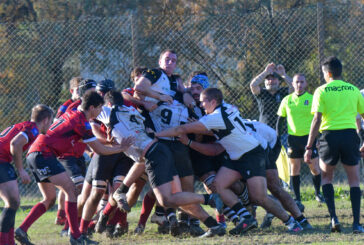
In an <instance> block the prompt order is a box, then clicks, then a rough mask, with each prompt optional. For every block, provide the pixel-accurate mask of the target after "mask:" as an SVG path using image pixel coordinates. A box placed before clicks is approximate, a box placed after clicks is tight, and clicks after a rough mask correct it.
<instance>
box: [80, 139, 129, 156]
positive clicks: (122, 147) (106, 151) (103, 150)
mask: <svg viewBox="0 0 364 245" xmlns="http://www.w3.org/2000/svg"><path fill="white" fill-rule="evenodd" d="M133 142H134V138H133V137H128V138H123V139H122V141H121V142H120V144H119V145H114V146H112V147H110V146H106V145H103V144H102V143H101V142H100V141H99V140H98V139H96V140H93V141H90V142H85V143H86V144H87V145H88V146H90V147H91V148H92V150H93V151H94V152H96V153H97V154H99V155H112V154H116V153H120V152H123V151H126V150H127V149H128V148H129V147H130V146H131V145H132V144H133Z"/></svg>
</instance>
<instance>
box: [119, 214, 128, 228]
mask: <svg viewBox="0 0 364 245" xmlns="http://www.w3.org/2000/svg"><path fill="white" fill-rule="evenodd" d="M119 224H120V225H121V226H122V227H125V226H127V225H128V214H127V213H125V212H121V216H120V222H119Z"/></svg>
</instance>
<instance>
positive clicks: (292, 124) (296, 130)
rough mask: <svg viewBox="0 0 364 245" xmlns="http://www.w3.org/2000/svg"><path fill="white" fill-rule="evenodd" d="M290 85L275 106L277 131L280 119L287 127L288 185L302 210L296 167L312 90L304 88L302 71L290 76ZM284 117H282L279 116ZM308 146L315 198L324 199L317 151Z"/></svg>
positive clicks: (304, 139) (301, 152) (304, 140)
mask: <svg viewBox="0 0 364 245" xmlns="http://www.w3.org/2000/svg"><path fill="white" fill-rule="evenodd" d="M292 86H293V89H294V92H293V93H292V94H290V95H287V96H286V97H284V99H283V100H282V102H281V105H280V106H279V109H278V112H277V114H278V120H277V134H278V135H282V133H283V132H282V131H283V124H284V121H287V128H288V152H287V154H288V158H289V162H290V164H291V181H290V182H291V186H292V187H293V191H294V194H295V196H296V202H297V205H298V206H299V207H300V209H301V211H303V209H304V206H303V205H302V204H301V195H300V182H301V181H300V170H301V161H302V160H303V155H304V153H305V146H306V144H307V139H308V134H309V132H310V125H311V122H312V118H313V115H312V114H311V105H312V94H310V93H308V92H307V91H306V89H307V81H306V78H305V75H304V74H296V75H294V76H293V82H292ZM283 118H286V120H283ZM315 145H316V144H315V143H314V144H313V148H312V155H311V159H309V161H307V163H308V166H309V168H310V170H311V174H312V182H313V186H314V188H315V196H316V200H317V201H318V202H321V203H322V202H324V199H323V197H322V196H321V193H320V186H321V173H320V167H319V161H318V152H317V149H316V147H315Z"/></svg>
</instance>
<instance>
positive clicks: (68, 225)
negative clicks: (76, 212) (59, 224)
mask: <svg viewBox="0 0 364 245" xmlns="http://www.w3.org/2000/svg"><path fill="white" fill-rule="evenodd" d="M68 228H70V224H69V223H68V219H66V221H65V222H64V226H63V230H68Z"/></svg>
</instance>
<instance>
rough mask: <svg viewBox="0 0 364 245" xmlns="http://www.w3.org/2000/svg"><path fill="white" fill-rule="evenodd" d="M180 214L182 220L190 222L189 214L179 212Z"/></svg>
mask: <svg viewBox="0 0 364 245" xmlns="http://www.w3.org/2000/svg"><path fill="white" fill-rule="evenodd" d="M178 216H179V217H178V220H179V221H182V222H184V223H186V224H188V220H189V216H188V214H186V213H185V212H179V213H178Z"/></svg>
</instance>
